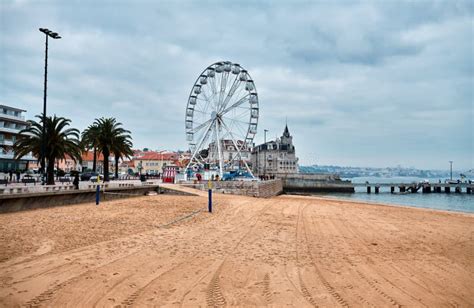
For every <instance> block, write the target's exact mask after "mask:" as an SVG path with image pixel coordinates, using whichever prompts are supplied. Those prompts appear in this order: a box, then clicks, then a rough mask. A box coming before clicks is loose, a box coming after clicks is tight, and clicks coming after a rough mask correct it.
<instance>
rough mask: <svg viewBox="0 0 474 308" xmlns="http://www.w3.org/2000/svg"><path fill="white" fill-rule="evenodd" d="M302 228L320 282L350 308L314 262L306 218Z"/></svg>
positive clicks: (340, 302)
mask: <svg viewBox="0 0 474 308" xmlns="http://www.w3.org/2000/svg"><path fill="white" fill-rule="evenodd" d="M308 205H309V204H307V205H305V206H304V207H303V210H302V211H301V215H303V214H304V211H305V209H306V208H307V207H308ZM301 221H302V225H303V226H302V227H303V231H304V237H305V240H306V247H307V250H308V253H309V257H310V259H311V263H312V264H313V267H314V269H315V271H316V274H317V275H318V277H319V280H321V282H322V284H323V286H324V287H325V288H326V290H327V292H328V293H329V294H330V295H331V296H332V297H333V298H334V299H335V300H336V301H337V302H338V303H339V304H340V305H341V306H343V307H349V304H348V303H347V301H346V300H345V299H344V298H343V297H342V295H341V294H339V292H337V291H336V289H335V288H334V287H333V286H332V285H331V284H330V283H329V281H327V280H326V278H324V276H323V274H322V273H321V271H320V269H319V268H318V266H317V265H316V262H315V260H314V256H313V253H312V252H311V244H310V241H309V239H308V232H307V230H306V224H305V219H304V217H303V218H302V220H301Z"/></svg>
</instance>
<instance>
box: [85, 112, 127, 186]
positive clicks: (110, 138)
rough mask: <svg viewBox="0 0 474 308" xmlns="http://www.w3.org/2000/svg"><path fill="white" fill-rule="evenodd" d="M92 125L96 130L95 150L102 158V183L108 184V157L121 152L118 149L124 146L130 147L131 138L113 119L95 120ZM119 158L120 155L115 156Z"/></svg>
mask: <svg viewBox="0 0 474 308" xmlns="http://www.w3.org/2000/svg"><path fill="white" fill-rule="evenodd" d="M92 125H95V126H97V129H98V134H99V137H98V141H99V142H98V147H97V149H98V150H99V151H100V152H102V155H103V156H104V181H106V182H108V181H109V180H110V179H109V156H110V154H114V153H115V151H118V152H121V151H120V150H119V149H121V147H122V146H123V147H124V146H125V145H128V144H129V145H130V147H131V142H130V139H131V136H130V131H128V130H126V129H123V128H122V127H121V126H122V123H120V122H117V120H116V119H115V118H100V119H95V121H94V123H93V124H92ZM117 156H120V155H117Z"/></svg>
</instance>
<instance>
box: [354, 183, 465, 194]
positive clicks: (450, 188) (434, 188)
mask: <svg viewBox="0 0 474 308" xmlns="http://www.w3.org/2000/svg"><path fill="white" fill-rule="evenodd" d="M353 185H354V187H366V188H367V193H368V194H370V193H371V192H372V188H374V192H375V193H376V194H377V193H379V192H380V188H381V187H390V192H391V193H397V192H396V188H398V190H399V191H398V193H410V192H411V193H416V192H418V191H419V190H420V189H421V191H422V192H423V193H441V192H445V193H451V192H455V193H462V192H463V191H465V192H466V193H467V194H471V193H472V191H473V190H474V183H469V182H460V183H353Z"/></svg>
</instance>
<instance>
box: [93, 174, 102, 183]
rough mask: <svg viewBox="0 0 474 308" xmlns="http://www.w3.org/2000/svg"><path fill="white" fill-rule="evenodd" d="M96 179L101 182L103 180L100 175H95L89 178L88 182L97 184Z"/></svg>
mask: <svg viewBox="0 0 474 308" xmlns="http://www.w3.org/2000/svg"><path fill="white" fill-rule="evenodd" d="M97 177H99V179H100V181H101V182H102V181H103V180H104V176H103V175H102V174H97V175H93V176H91V178H90V181H91V182H97Z"/></svg>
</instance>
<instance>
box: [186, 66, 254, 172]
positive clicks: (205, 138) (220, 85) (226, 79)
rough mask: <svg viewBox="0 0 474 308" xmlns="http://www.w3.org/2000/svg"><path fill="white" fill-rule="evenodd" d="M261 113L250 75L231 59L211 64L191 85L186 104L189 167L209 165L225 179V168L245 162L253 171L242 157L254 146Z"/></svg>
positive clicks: (246, 166)
mask: <svg viewBox="0 0 474 308" xmlns="http://www.w3.org/2000/svg"><path fill="white" fill-rule="evenodd" d="M258 116H259V108H258V95H257V90H256V88H255V84H254V82H253V80H252V78H251V77H250V74H249V73H248V72H247V71H246V70H245V69H244V68H243V67H242V66H240V65H239V64H237V63H232V62H229V61H225V62H216V63H214V64H212V65H210V66H208V67H207V68H206V69H204V71H202V73H201V74H200V75H199V76H198V78H197V79H196V82H195V83H194V85H193V87H192V88H191V93H190V95H189V98H188V103H187V106H186V115H185V129H186V140H187V141H188V143H189V148H190V150H191V153H192V156H191V160H190V161H189V163H188V165H187V167H186V170H188V169H189V168H194V169H198V168H200V167H202V166H204V165H205V164H209V165H210V168H214V169H215V170H218V172H219V174H220V177H221V178H222V175H223V172H224V171H225V170H229V169H231V168H232V166H235V164H236V163H238V164H239V165H240V164H241V163H242V164H243V165H245V168H246V169H247V171H248V172H249V173H250V174H252V172H251V170H250V168H249V166H248V164H247V162H246V159H245V158H243V157H244V156H245V155H248V154H249V150H250V148H251V147H252V145H253V139H254V137H255V134H256V133H257V124H258ZM243 153H244V154H243ZM252 176H253V175H252Z"/></svg>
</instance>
